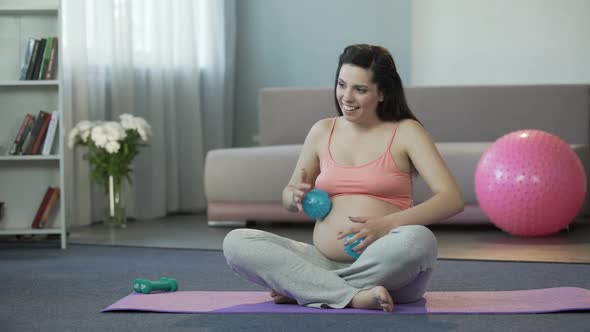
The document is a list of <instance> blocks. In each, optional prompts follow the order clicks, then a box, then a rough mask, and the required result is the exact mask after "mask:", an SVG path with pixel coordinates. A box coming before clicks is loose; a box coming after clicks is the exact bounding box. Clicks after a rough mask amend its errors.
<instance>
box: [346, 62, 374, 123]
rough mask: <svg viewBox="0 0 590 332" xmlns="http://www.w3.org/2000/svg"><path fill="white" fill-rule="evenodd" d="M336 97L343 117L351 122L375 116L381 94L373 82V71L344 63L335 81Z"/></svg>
mask: <svg viewBox="0 0 590 332" xmlns="http://www.w3.org/2000/svg"><path fill="white" fill-rule="evenodd" d="M336 99H337V100H338V105H339V106H340V110H342V114H343V115H344V117H345V118H346V119H347V120H349V121H352V122H357V123H359V122H364V121H366V120H373V119H374V118H377V106H378V105H379V102H381V101H383V94H382V93H381V92H380V91H379V88H378V86H377V84H375V83H373V73H372V72H371V71H369V70H367V69H364V68H361V67H359V66H355V65H351V64H344V65H342V67H341V68H340V73H339V75H338V82H337V83H336Z"/></svg>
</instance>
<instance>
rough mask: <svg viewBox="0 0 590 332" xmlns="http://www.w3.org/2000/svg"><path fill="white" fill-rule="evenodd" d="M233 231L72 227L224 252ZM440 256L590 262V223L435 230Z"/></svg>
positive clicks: (135, 225)
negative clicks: (551, 231)
mask: <svg viewBox="0 0 590 332" xmlns="http://www.w3.org/2000/svg"><path fill="white" fill-rule="evenodd" d="M254 227H256V228H259V229H263V230H267V231H269V232H273V233H276V234H279V235H281V236H286V237H289V238H292V239H295V240H298V241H302V242H307V243H311V241H312V230H313V225H311V224H308V225H302V224H264V223H258V224H256V225H255V226H254ZM232 229H233V228H231V227H208V226H207V221H206V217H205V216H204V215H182V216H171V217H167V218H163V219H159V220H147V221H135V222H130V223H129V227H128V228H127V229H124V230H112V229H109V228H107V227H104V226H103V225H100V224H99V225H92V226H85V227H77V228H71V229H70V236H69V239H68V240H69V243H78V244H99V245H119V246H142V247H160V248H187V249H212V250H219V249H221V246H222V243H223V238H224V237H225V235H226V234H227V233H228V232H229V231H230V230H232ZM431 229H432V230H433V232H434V233H435V235H436V237H437V239H438V245H439V258H441V259H468V260H499V261H524V262H527V261H528V262H556V263H590V223H588V222H583V223H575V224H573V225H571V226H570V228H569V231H565V230H564V231H563V232H560V233H558V234H556V235H553V236H550V237H542V238H524V237H516V236H512V235H510V234H507V233H505V232H502V231H500V230H498V229H497V228H495V227H494V226H493V225H489V226H450V225H444V226H442V225H441V226H434V227H431Z"/></svg>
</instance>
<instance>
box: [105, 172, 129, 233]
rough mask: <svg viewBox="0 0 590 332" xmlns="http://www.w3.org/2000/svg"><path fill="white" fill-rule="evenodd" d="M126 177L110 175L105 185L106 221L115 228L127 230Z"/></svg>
mask: <svg viewBox="0 0 590 332" xmlns="http://www.w3.org/2000/svg"><path fill="white" fill-rule="evenodd" d="M124 180H125V179H124V177H122V176H116V175H109V176H108V178H107V179H106V181H105V182H106V183H105V194H106V197H105V220H104V223H105V224H106V225H107V226H109V227H113V228H127V215H126V214H125V181H124Z"/></svg>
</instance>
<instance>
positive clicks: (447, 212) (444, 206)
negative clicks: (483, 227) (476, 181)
mask: <svg viewBox="0 0 590 332" xmlns="http://www.w3.org/2000/svg"><path fill="white" fill-rule="evenodd" d="M398 134H401V135H400V137H403V145H404V148H405V150H406V151H407V154H408V157H409V158H410V160H411V161H412V164H413V165H414V167H415V168H416V170H417V171H418V173H420V176H421V177H422V178H423V179H424V181H425V182H426V184H427V185H428V186H429V187H430V189H431V190H432V193H433V196H432V197H431V198H429V199H428V200H426V201H424V202H422V203H420V204H418V205H416V206H414V207H411V208H409V209H406V210H403V211H400V212H397V213H392V214H390V215H387V216H385V220H387V222H388V223H390V225H391V228H392V229H393V228H395V227H398V226H402V225H429V224H433V223H436V222H438V221H441V220H444V219H446V218H449V217H451V216H453V215H455V214H457V213H459V212H461V211H463V207H464V204H465V203H464V201H463V194H462V193H461V190H460V189H459V186H458V185H457V181H456V180H455V178H454V177H453V175H452V173H451V171H450V170H449V168H448V166H447V164H446V163H445V161H444V159H443V158H442V157H441V155H440V153H439V151H438V149H437V148H436V146H435V145H434V142H433V141H432V139H431V137H430V134H429V133H428V132H427V131H426V129H424V127H422V125H420V124H419V123H418V122H417V121H414V120H404V121H402V122H401V123H400V127H399V128H398Z"/></svg>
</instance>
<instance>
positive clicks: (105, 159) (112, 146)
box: [68, 114, 152, 228]
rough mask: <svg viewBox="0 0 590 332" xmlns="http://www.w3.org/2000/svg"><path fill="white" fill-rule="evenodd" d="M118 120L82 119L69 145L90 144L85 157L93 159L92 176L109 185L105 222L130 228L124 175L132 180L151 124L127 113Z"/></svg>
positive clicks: (70, 138) (69, 139)
mask: <svg viewBox="0 0 590 332" xmlns="http://www.w3.org/2000/svg"><path fill="white" fill-rule="evenodd" d="M120 120H121V121H120V122H116V121H81V122H79V123H78V124H77V125H76V126H75V127H74V128H73V129H72V130H71V131H70V134H69V137H68V146H69V147H70V148H74V147H75V146H76V145H81V146H86V147H87V148H88V152H87V153H86V154H85V155H84V159H86V160H88V161H89V162H90V166H91V168H92V169H91V178H92V180H93V181H94V182H96V183H98V184H102V185H104V186H105V187H104V188H105V194H106V195H107V198H106V202H107V205H106V206H105V212H106V215H105V220H104V221H105V223H106V224H108V225H110V226H114V227H119V228H125V227H127V226H126V225H127V223H126V214H125V203H124V190H123V182H124V181H123V177H126V178H127V180H128V181H129V183H131V178H130V177H129V173H131V172H132V170H131V162H133V159H134V158H135V156H136V155H137V154H138V153H139V147H140V146H144V145H145V143H146V142H147V140H148V138H149V137H150V136H151V134H152V133H151V127H150V125H149V124H148V123H147V122H146V121H145V120H144V119H142V118H139V117H135V116H133V115H130V114H123V115H121V117H120Z"/></svg>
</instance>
